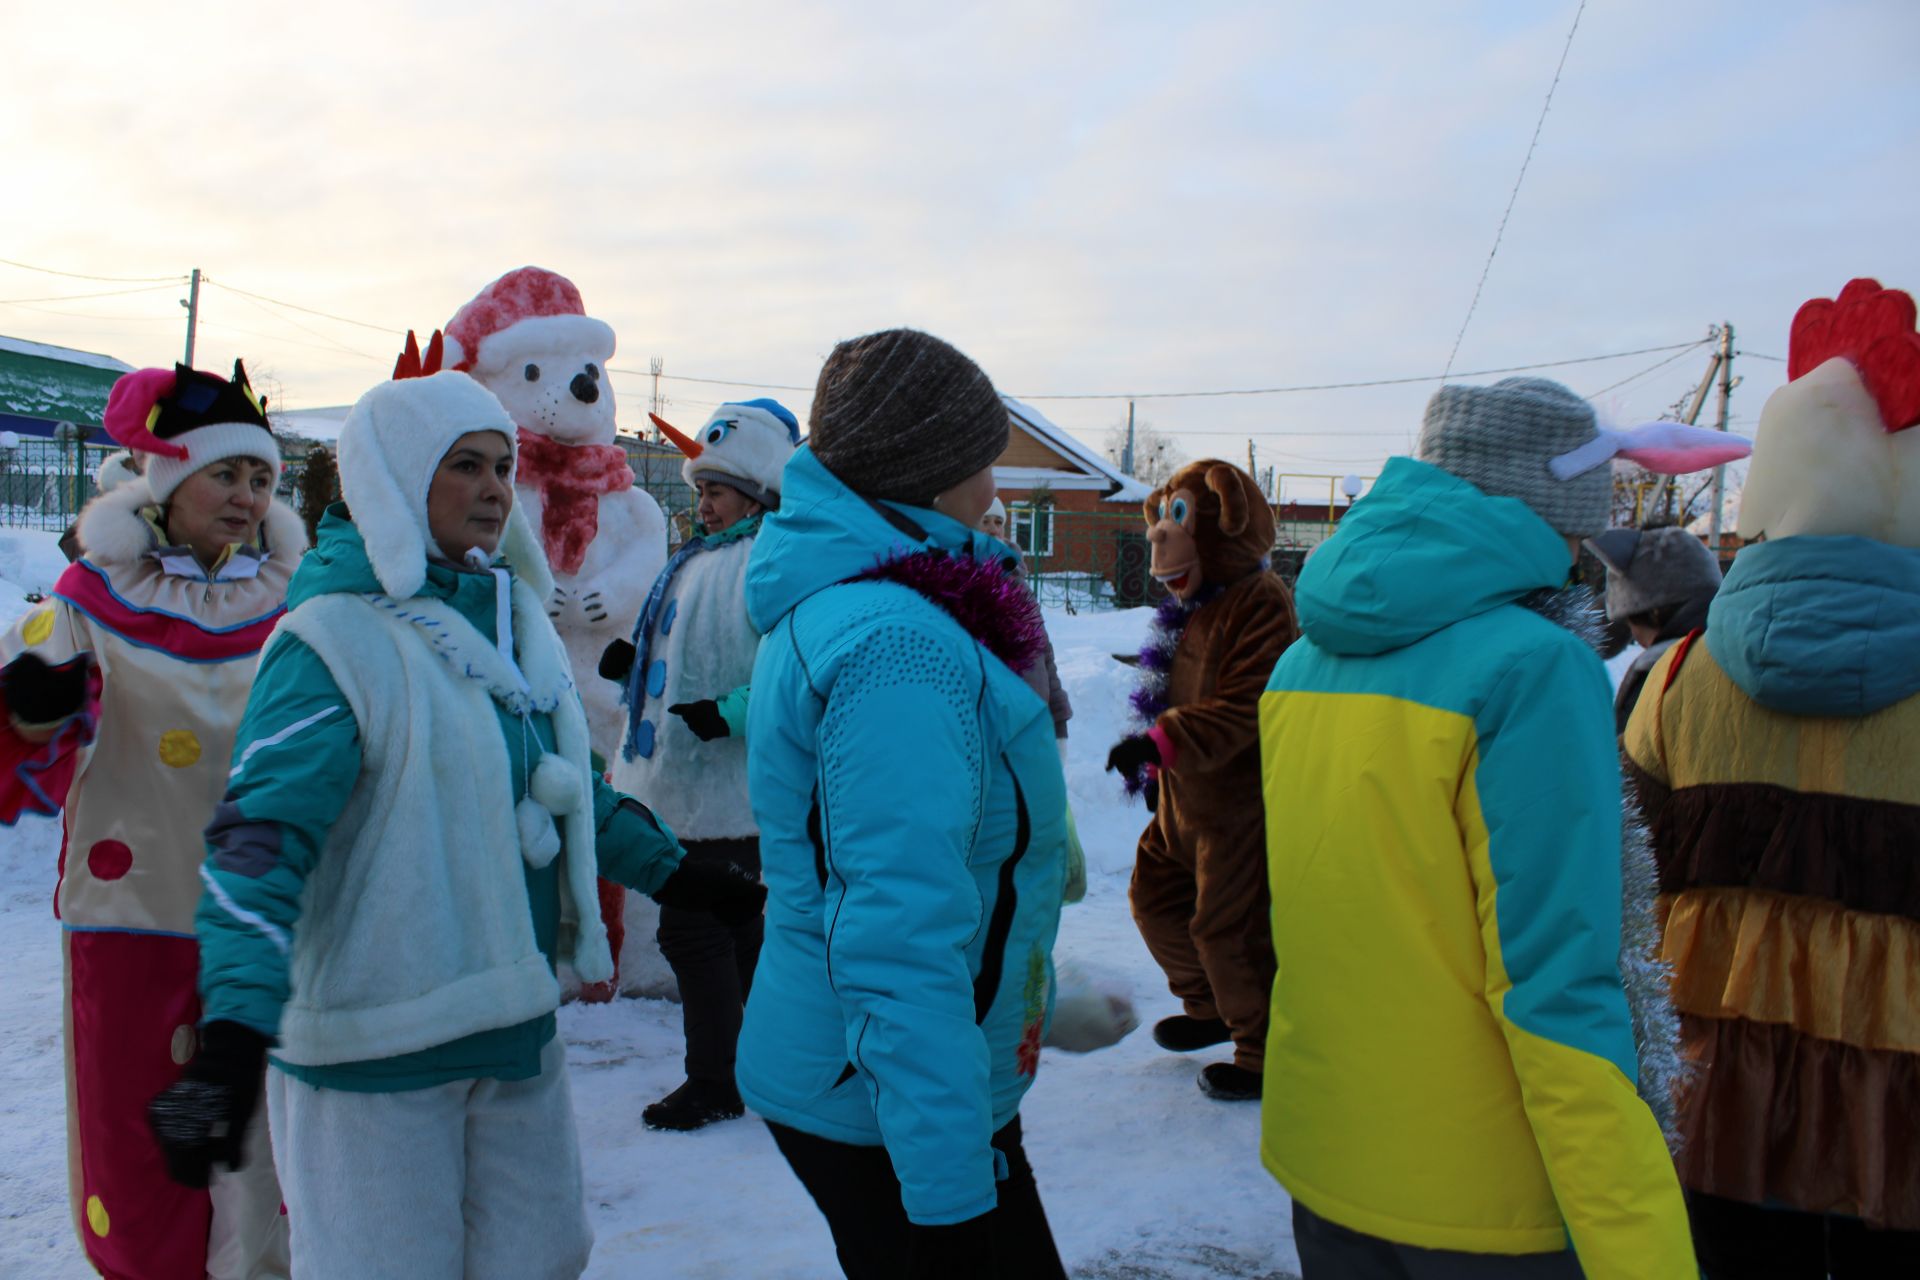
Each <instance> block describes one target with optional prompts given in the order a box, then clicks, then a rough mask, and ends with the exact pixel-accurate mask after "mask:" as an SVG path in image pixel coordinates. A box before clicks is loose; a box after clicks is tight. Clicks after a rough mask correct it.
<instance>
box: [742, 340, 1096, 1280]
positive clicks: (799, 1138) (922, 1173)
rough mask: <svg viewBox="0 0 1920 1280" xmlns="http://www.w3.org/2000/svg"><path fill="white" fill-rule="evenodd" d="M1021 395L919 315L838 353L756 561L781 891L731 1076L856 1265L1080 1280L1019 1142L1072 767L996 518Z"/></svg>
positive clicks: (762, 734)
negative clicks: (1004, 389)
mask: <svg viewBox="0 0 1920 1280" xmlns="http://www.w3.org/2000/svg"><path fill="white" fill-rule="evenodd" d="M1007 433H1008V419H1007V411H1006V408H1005V406H1004V405H1003V404H1002V402H1001V401H1000V398H999V396H998V394H997V393H996V392H995V391H994V389H993V385H992V384H991V383H990V382H989V381H988V380H987V377H986V375H985V374H984V373H983V372H981V370H980V369H979V367H978V366H977V365H975V364H974V363H973V362H972V361H971V360H969V359H968V358H967V357H966V356H964V355H962V354H961V353H960V352H958V351H956V350H955V349H954V348H952V347H951V346H949V345H947V344H946V343H944V342H942V341H940V340H939V339H938V338H934V337H931V336H929V335H927V334H924V333H918V332H915V331H913V330H905V329H899V330H890V331H887V332H883V333H875V334H869V335H867V336H865V337H862V338H856V339H852V340H850V341H847V342H843V343H841V344H840V345H839V346H837V347H836V348H834V350H833V353H832V354H831V355H830V356H829V357H828V359H827V362H826V365H825V367H824V368H823V369H822V370H821V372H820V380H819V385H818V387H817V388H816V390H815V393H814V401H813V410H812V439H811V442H810V446H809V447H807V448H803V449H801V450H800V451H799V452H798V453H796V454H795V455H794V458H793V460H792V461H791V462H790V463H788V464H787V468H786V473H785V477H784V485H783V487H782V491H781V499H782V501H781V507H780V510H779V511H778V512H776V513H774V514H772V515H770V516H768V517H767V519H766V524H765V526H764V528H763V530H762V532H761V534H760V538H759V541H758V543H757V544H756V546H755V547H754V552H753V559H752V562H751V564H750V565H749V567H748V570H747V589H746V591H747V611H748V614H749V615H750V617H751V618H752V620H753V623H754V626H755V628H756V629H757V630H758V631H760V632H761V634H762V635H763V637H764V638H763V640H762V642H761V645H760V653H759V657H758V659H757V661H756V663H755V665H754V672H753V700H752V705H751V707H750V709H749V712H748V734H747V742H748V764H747V778H748V789H749V791H750V793H751V795H752V797H753V809H754V816H755V818H756V820H757V821H758V823H759V827H760V832H761V837H760V838H761V854H762V860H763V874H764V877H765V881H766V885H767V890H768V895H769V897H768V904H767V918H766V941H765V944H764V946H763V949H762V951H761V955H760V968H759V971H758V973H757V974H756V976H755V979H754V984H753V993H752V995H751V997H750V998H749V1000H748V1003H747V1011H746V1021H745V1027H744V1029H743V1031H742V1033H741V1039H740V1047H739V1055H738V1062H737V1068H736V1072H737V1077H738V1083H739V1086H740V1093H741V1096H742V1098H744V1099H745V1101H746V1103H747V1105H748V1106H750V1107H752V1108H753V1109H754V1110H755V1111H757V1112H758V1113H759V1114H760V1115H762V1116H763V1117H765V1118H766V1120H767V1122H768V1124H769V1127H770V1128H771V1129H772V1131H773V1136H774V1139H775V1141H776V1142H777V1143H778V1144H779V1147H780V1150H781V1153H782V1154H783V1155H785V1156H786V1158H787V1161H788V1163H789V1164H791V1165H792V1167H793V1169H794V1172H795V1173H796V1174H797V1175H798V1176H799V1177H800V1180H801V1181H802V1182H803V1183H804V1184H805V1185H806V1187H807V1190H808V1191H809V1193H811V1194H812V1196H813V1198H814V1201H815V1203H816V1204H818V1205H819V1207H820V1210H821V1212H822V1213H823V1214H824V1215H825V1216H826V1219H827V1223H828V1226H829V1227H830V1228H831V1229H832V1231H833V1237H834V1243H835V1246H836V1247H837V1249H838V1252H839V1257H840V1263H841V1266H842V1267H843V1268H844V1269H845V1271H846V1274H847V1275H848V1276H850V1277H868V1276H873V1277H888V1278H889V1280H895V1278H897V1277H900V1276H912V1277H932V1276H993V1277H998V1278H1015V1277H1026V1276H1034V1277H1064V1276H1065V1271H1064V1269H1063V1268H1062V1266H1061V1263H1060V1259H1059V1255H1058V1253H1057V1251H1056V1250H1055V1248H1054V1244H1053V1238H1052V1234H1051V1232H1050V1230H1049V1229H1048V1226H1047V1221H1046V1215H1045V1213H1044V1212H1043V1211H1042V1208H1041V1205H1040V1199H1039V1194H1038V1191H1037V1190H1036V1188H1035V1186H1034V1182H1033V1175H1032V1171H1031V1169H1030V1168H1029V1167H1028V1165H1027V1161H1026V1157H1025V1154H1024V1152H1023V1151H1022V1149H1021V1145H1020V1119H1019V1114H1018V1112H1019V1106H1020V1099H1021V1097H1022V1095H1024V1094H1025V1092H1026V1089H1027V1086H1028V1085H1029V1084H1030V1083H1031V1082H1032V1080H1033V1074H1034V1072H1035V1070H1036V1069H1037V1068H1038V1065H1039V1050H1040V1041H1041V1038H1042V1036H1043V1035H1044V1033H1045V1030H1046V1023H1047V1019H1048V1016H1049V1013H1050V1011H1051V1007H1052V977H1053V969H1052V961H1051V958H1050V956H1051V952H1052V949H1053V939H1054V932H1055V929H1056V927H1057V925H1058V923H1059V915H1060V898H1061V890H1062V886H1063V880H1064V874H1065V851H1066V843H1067V826H1066V785H1065V780H1064V778H1063V776H1062V774H1061V769H1060V761H1059V757H1058V755H1057V753H1056V751H1055V749H1054V745H1053V720H1052V717H1051V715H1050V714H1049V712H1048V710H1047V707H1046V704H1045V703H1044V702H1043V701H1042V700H1041V699H1040V698H1038V697H1037V696H1035V694H1034V693H1033V691H1032V690H1031V689H1030V688H1028V687H1027V685H1026V684H1025V682H1024V681H1023V680H1022V679H1021V678H1020V676H1019V674H1017V673H1018V671H1019V670H1021V669H1024V668H1025V667H1026V666H1027V665H1028V664H1030V663H1031V662H1032V661H1033V660H1034V659H1035V657H1036V656H1037V655H1038V651H1039V644H1040V632H1039V617H1038V609H1037V607H1036V606H1035V605H1034V604H1033V599H1032V596H1031V595H1030V594H1029V593H1028V592H1027V591H1026V590H1025V589H1024V588H1023V587H1022V586H1021V585H1020V584H1019V582H1018V581H1017V580H1016V579H1015V578H1013V577H1012V576H1011V575H1010V573H1009V572H1008V566H1009V564H1010V563H1011V562H1012V560H1013V557H1012V553H1011V551H1010V550H1009V548H1007V547H1006V546H1005V545H1004V544H1002V543H999V542H997V541H995V540H993V539H991V538H988V537H986V536H985V535H984V534H981V533H979V532H978V531H977V530H976V525H977V524H978V522H979V519H980V516H981V515H982V513H983V512H985V510H986V508H987V506H988V504H989V503H990V502H991V501H992V498H993V475H992V464H993V461H994V459H995V458H997V457H998V456H999V455H1000V453H1001V452H1002V450H1004V449H1005V447H1006V442H1007Z"/></svg>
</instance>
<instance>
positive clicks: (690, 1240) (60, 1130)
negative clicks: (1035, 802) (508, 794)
mask: <svg viewBox="0 0 1920 1280" xmlns="http://www.w3.org/2000/svg"><path fill="white" fill-rule="evenodd" d="M53 540H54V535H52V534H39V533H19V532H13V531H0V625H7V624H10V623H11V621H12V620H13V618H14V617H15V616H17V615H18V613H19V612H20V611H21V610H22V609H23V608H24V607H26V606H25V604H24V597H25V593H26V589H27V588H34V589H38V590H45V588H46V587H47V586H48V585H50V584H51V582H52V579H53V577H54V576H57V574H58V572H59V569H60V567H61V565H62V563H63V561H62V560H61V559H60V556H59V552H58V550H57V549H55V548H54V547H53ZM1150 615H1151V611H1150V610H1145V609H1138V610H1133V611H1130V612H1125V613H1083V614H1080V615H1078V616H1072V615H1068V614H1066V613H1062V612H1054V611H1049V612H1048V614H1047V625H1048V628H1049V629H1050V631H1051V632H1052V635H1053V641H1054V646H1055V652H1056V656H1057V659H1058V662H1059V665H1060V673H1061V677H1062V679H1063V680H1064V681H1065V682H1066V685H1067V689H1068V692H1069V694H1070V696H1071V697H1072V698H1073V703H1074V712H1075V714H1074V719H1073V723H1072V726H1071V732H1072V737H1071V740H1070V744H1069V755H1068V766H1067V778H1068V787H1069V793H1070V796H1071V799H1072V803H1073V807H1074V812H1075V814H1076V816H1077V819H1078V822H1079V827H1080V834H1081V838H1082V840H1083V842H1084V843H1085V845H1086V850H1087V861H1088V882H1089V883H1088V890H1087V898H1086V901H1084V902H1082V903H1080V904H1078V905H1075V906H1071V907H1068V908H1067V909H1066V912H1065V914H1064V915H1063V917H1062V919H1061V930H1060V945H1059V949H1058V953H1057V954H1058V955H1059V956H1060V958H1061V959H1063V960H1066V959H1071V960H1072V961H1073V962H1074V963H1075V964H1077V965H1080V966H1082V967H1085V968H1090V969H1094V970H1097V971H1099V972H1102V973H1107V974H1112V975H1117V976H1118V977H1119V978H1120V979H1121V981H1122V982H1123V983H1125V984H1130V985H1131V987H1132V988H1133V991H1134V996H1135V999H1136V1001H1137V1002H1138V1005H1139V1013H1140V1017H1141V1022H1142V1029H1141V1030H1139V1031H1136V1032H1134V1033H1133V1034H1132V1035H1131V1036H1129V1037H1128V1038H1127V1039H1126V1040H1124V1041H1122V1042H1121V1043H1120V1044H1119V1045H1116V1046H1115V1047H1113V1048H1111V1049H1106V1050H1103V1051H1100V1052H1097V1053H1092V1054H1087V1055H1084V1056H1075V1055H1072V1054H1065V1053H1059V1052H1056V1051H1054V1050H1047V1051H1046V1052H1045V1054H1044V1057H1043V1059H1042V1064H1041V1068H1040V1073H1039V1077H1038V1080H1037V1082H1036V1084H1035V1085H1034V1087H1033V1091H1032V1092H1031V1093H1030V1094H1029V1095H1028V1099H1027V1102H1026V1104H1025V1106H1024V1107H1023V1108H1022V1110H1021V1114H1022V1117H1023V1123H1024V1127H1025V1130H1026V1135H1027V1150H1028V1154H1029V1155H1030V1156H1031V1158H1032V1161H1033V1165H1034V1170H1035V1174H1036V1176H1037V1177H1038V1179H1039V1181H1040V1187H1041V1193H1042V1195H1043V1197H1044V1198H1045V1202H1046V1205H1047V1211H1048V1214H1049V1217H1050V1218H1051V1220H1052V1223H1053V1229H1054V1233H1055V1236H1056V1237H1057V1239H1058V1242H1059V1245H1060V1251H1061V1254H1062V1256H1063V1257H1064V1258H1065V1259H1066V1260H1067V1263H1068V1266H1069V1268H1070V1270H1071V1271H1072V1272H1073V1274H1074V1275H1076V1276H1080V1277H1098V1278H1101V1280H1120V1278H1122V1277H1124V1278H1126V1280H1201V1278H1202V1277H1214V1276H1228V1277H1242V1278H1244V1280H1283V1278H1284V1277H1287V1276H1290V1275H1291V1274H1292V1272H1293V1270H1294V1269H1295V1268H1296V1267H1297V1260H1296V1258H1295V1256H1294V1253H1293V1245H1292V1239H1291V1230H1290V1226H1289V1221H1290V1212H1291V1211H1290V1208H1289V1206H1288V1202H1287V1198H1286V1196H1285V1195H1284V1193H1282V1192H1281V1191H1280V1189H1279V1187H1278V1186H1277V1185H1276V1184H1275V1183H1274V1182H1273V1180H1272V1179H1271V1178H1270V1177H1269V1176H1268V1175H1267V1174H1266V1172H1265V1171H1264V1170H1263V1169H1262V1168H1261V1167H1260V1164H1259V1159H1258V1154H1257V1144H1258V1141H1259V1111H1258V1108H1256V1107H1253V1106H1247V1105H1225V1104H1221V1103H1217V1102H1213V1101H1211V1100H1209V1099H1207V1098H1206V1097H1204V1096H1203V1095H1202V1094H1201V1093H1200V1091H1199V1090H1198V1089H1197V1088H1196V1087H1195V1086H1194V1074H1195V1072H1196V1071H1197V1070H1198V1069H1199V1067H1200V1066H1201V1065H1202V1064H1203V1063H1205V1062H1208V1061H1211V1060H1212V1058H1211V1057H1210V1056H1209V1055H1207V1054H1204V1053H1203V1054H1195V1055H1193V1056H1191V1057H1179V1056H1175V1055H1173V1054H1168V1053H1165V1052H1163V1051H1162V1050H1160V1049H1158V1048H1156V1047H1155V1046H1154V1044H1153V1042H1152V1040H1151V1039H1150V1037H1149V1036H1148V1033H1147V1030H1146V1028H1148V1027H1150V1026H1151V1025H1152V1024H1153V1022H1154V1021H1155V1020H1157V1019H1159V1018H1162V1017H1165V1016H1167V1015H1168V1014H1171V1013H1176V1012H1178V1011H1179V1009H1178V1005H1177V1002H1176V1001H1174V999H1173V998H1172V997H1171V996H1170V995H1168V994H1167V990H1166V986H1165V983H1164V982H1163V980H1162V979H1161V976H1160V973H1159V970H1158V969H1157V968H1155V966H1154V964H1153V962H1152V960H1151V958H1150V957H1149V956H1148V955H1147V953H1146V949H1145V947H1144V946H1142V945H1141V942H1140V938H1139V935H1138V933H1137V932H1136V931H1135V929H1134V926H1133V921H1132V918H1131V916H1130V914H1129V912H1128V909H1127V876H1128V873H1129V871H1130V869H1131V866H1132V861H1133V847H1134V842H1135V840H1136V839H1137V838H1138V836H1139V832H1140V828H1141V827H1142V826H1143V825H1144V824H1145V822H1146V818H1147V814H1146V811H1145V809H1144V808H1142V807H1141V806H1140V805H1138V804H1137V803H1136V804H1131V805H1129V804H1127V803H1125V802H1124V801H1123V800H1122V798H1121V794H1120V787H1119V784H1118V782H1117V781H1116V780H1115V778H1114V776H1113V775H1112V774H1109V773H1105V772H1104V771H1103V765H1104V763H1105V761H1106V754H1107V749H1108V748H1109V747H1110V746H1111V745H1112V744H1113V742H1114V741H1115V740H1116V739H1117V738H1118V737H1119V735H1120V734H1121V733H1122V732H1123V726H1124V724H1125V722H1126V717H1127V707H1126V698H1127V693H1128V692H1129V691H1130V690H1131V688H1132V682H1133V676H1134V671H1133V669H1132V668H1131V667H1128V666H1125V665H1122V664H1121V663H1119V662H1116V661H1114V659H1113V656H1112V655H1114V654H1116V653H1124V654H1130V653H1132V652H1134V651H1135V650H1137V649H1138V648H1139V646H1140V643H1141V641H1142V639H1143V638H1144V637H1145V634H1146V628H1147V625H1148V622H1149V620H1150ZM59 847H60V832H59V826H58V824H57V823H55V822H52V821H46V820H33V819H29V820H26V821H23V822H22V823H21V824H20V826H19V827H17V828H14V829H13V830H11V831H6V830H0V1025H4V1026H6V1027H8V1028H10V1029H11V1034H10V1035H9V1036H7V1037H6V1038H5V1039H4V1041H3V1042H0V1220H4V1223H5V1226H4V1229H3V1230H0V1275H5V1276H8V1277H10V1278H14V1280H54V1278H56V1277H59V1278H64V1277H84V1276H86V1275H88V1274H89V1272H88V1270H87V1268H86V1266H85V1265H84V1264H83V1263H82V1262H81V1260H80V1254H79V1249H78V1247H77V1245H76V1244H75V1242H74V1238H73V1233H72V1228H71V1225H70V1221H69V1219H68V1216H67V1188H66V1154H65V1141H66V1129H65V1120H64V1112H65V1099H64V1096H63V1088H62V1084H61V1062H60V937H59V927H58V925H57V923H56V922H55V921H54V919H53V913H52V908H51V896H52V890H53V884H54V878H55V870H56V866H57V861H58V857H59ZM560 1028H561V1033H562V1034H563V1035H564V1036H565V1037H566V1040H567V1044H568V1050H569V1052H568V1060H569V1063H570V1065H571V1069H572V1085H573V1092H574V1105H575V1108H576V1111H577V1112H578V1115H579V1118H580V1142H581V1148H582V1154H583V1158H584V1161H585V1166H586V1182H587V1197H588V1208H589V1212H590V1214H591V1216H592V1220H593V1225H594V1230H595V1232H596V1234H597V1236H598V1244H597V1245H596V1247H595V1250H594V1255H593V1263H592V1265H591V1267H589V1269H588V1271H587V1274H588V1275H589V1276H593V1277H605V1278H607V1280H612V1278H613V1277H621V1276H631V1275H648V1276H660V1277H736V1276H754V1277H792V1278H796V1280H797V1278H801V1277H805V1278H809V1280H811V1278H812V1277H832V1276H836V1275H838V1274H839V1271H838V1268H837V1267H836V1266H835V1264H834V1259H833V1244H832V1241H831V1239H830V1238H829V1236H828V1234H827V1231H826V1227H825V1225H824V1224H823V1222H822V1221H821V1219H820V1216H819V1214H818V1213H817V1212H816V1211H815V1209H814V1207H813V1204H812V1202H811V1201H810V1200H808V1198H807V1196H806V1193H805V1192H804V1191H803V1190H802V1189H801V1187H800V1184H799V1182H798V1181H796V1180H795V1179H794V1177H793V1176H792V1174H791V1173H790V1172H788V1170H787V1168H786V1165H785V1163H784V1162H783V1161H782V1160H781V1158H780V1156H779V1153H778V1152H777V1151H775V1149H774V1147H773V1143H772V1140H771V1139H770V1138H769V1137H768V1136H767V1132H766V1129H765V1128H764V1127H763V1126H762V1125H760V1124H758V1123H757V1122H755V1121H752V1120H751V1119H749V1120H747V1121H742V1122H735V1123H729V1124H720V1125H715V1126H713V1127H711V1128H709V1129H705V1130H702V1131H700V1132H698V1133H692V1134H678V1133H654V1132H650V1131H649V1130H647V1129H646V1128H645V1127H644V1126H643V1125H642V1124H641V1120H640V1111H641V1108H643V1107H644V1106H646V1105H647V1104H648V1103H649V1102H652V1101H653V1100H654V1099H656V1098H659V1097H660V1096H662V1095H663V1094H665V1093H666V1092H667V1091H668V1090H670V1089H672V1088H673V1087H674V1086H675V1085H677V1084H679V1083H680V1080H681V1075H682V1073H681V1061H680V1059H681V1052H682V1046H681V1040H680V1009H679V1006H678V1005H673V1004H668V1003H666V1002H664V1001H658V1000H619V1001H616V1002H614V1003H612V1004H608V1005H593V1006H585V1005H570V1006H568V1007H566V1008H565V1009H563V1010H562V1011H561V1015H560ZM1220 1056H1223V1057H1224V1053H1221V1055H1220Z"/></svg>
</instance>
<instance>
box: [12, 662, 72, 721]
mask: <svg viewBox="0 0 1920 1280" xmlns="http://www.w3.org/2000/svg"><path fill="white" fill-rule="evenodd" d="M92 671H93V655H92V654H90V653H85V652H82V653H76V654H74V655H73V656H72V657H71V658H68V659H67V660H66V661H65V662H63V663H61V664H60V665H59V666H57V667H50V666H48V665H47V663H46V660H45V659H43V658H42V657H41V656H40V655H39V654H37V653H35V652H33V650H31V649H29V650H27V651H26V652H25V653H23V654H21V655H20V656H19V657H17V658H15V659H14V660H13V661H12V662H9V663H8V664H7V665H6V666H5V667H4V668H0V691H4V692H5V694H6V698H7V710H8V711H9V712H10V713H11V714H12V716H13V718H14V719H15V720H18V721H19V722H20V723H21V724H58V723H59V722H60V721H62V720H65V719H66V718H67V717H68V716H70V715H75V714H77V713H78V712H80V711H81V710H83V709H84V708H85V707H86V705H87V676H88V675H89V674H91V673H92Z"/></svg>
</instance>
